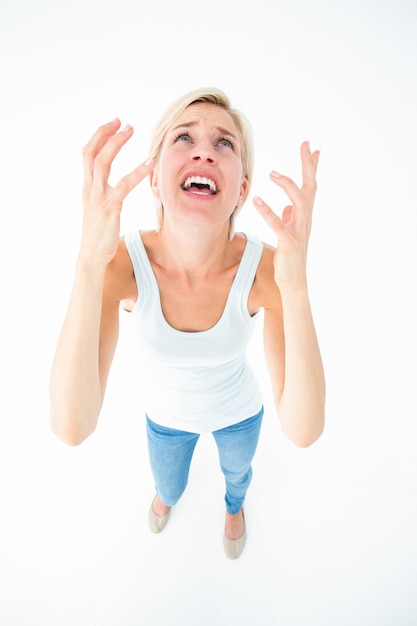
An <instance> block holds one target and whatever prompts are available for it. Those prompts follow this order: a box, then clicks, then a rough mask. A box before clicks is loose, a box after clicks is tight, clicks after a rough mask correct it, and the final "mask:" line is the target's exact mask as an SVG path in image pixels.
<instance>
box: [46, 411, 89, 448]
mask: <svg viewBox="0 0 417 626" xmlns="http://www.w3.org/2000/svg"><path fill="white" fill-rule="evenodd" d="M50 428H51V431H52V433H53V434H54V435H55V436H56V437H58V439H60V440H61V441H63V442H64V443H66V444H67V445H68V446H71V447H76V446H80V445H81V444H82V443H83V442H84V441H85V440H86V439H87V438H88V437H89V436H90V435H91V434H92V433H93V432H94V430H95V427H94V428H90V429H88V430H87V429H81V428H77V427H76V426H75V425H74V420H73V419H71V417H70V416H63V415H59V416H58V415H56V414H54V413H53V412H51V415H50Z"/></svg>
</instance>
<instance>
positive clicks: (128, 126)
mask: <svg viewBox="0 0 417 626" xmlns="http://www.w3.org/2000/svg"><path fill="white" fill-rule="evenodd" d="M130 130H132V126H131V125H130V124H126V126H125V127H124V128H122V130H121V131H120V132H121V133H128V132H129V131H130Z"/></svg>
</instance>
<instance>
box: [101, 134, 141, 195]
mask: <svg viewBox="0 0 417 626" xmlns="http://www.w3.org/2000/svg"><path fill="white" fill-rule="evenodd" d="M132 135H133V127H132V126H131V125H130V124H127V125H126V126H125V127H124V128H123V129H122V130H121V131H119V132H118V133H116V134H115V135H113V136H110V137H109V139H108V140H107V141H106V143H105V144H104V146H103V147H102V148H101V150H100V152H99V153H98V154H97V156H96V158H95V159H94V165H93V183H92V189H93V193H94V192H98V193H101V192H103V191H104V189H105V188H106V186H107V184H108V178H109V175H110V170H111V166H112V163H113V161H114V159H115V157H116V156H117V154H118V153H119V152H120V150H121V148H122V147H123V146H124V145H125V143H126V142H127V141H128V140H129V139H130V138H131V136H132Z"/></svg>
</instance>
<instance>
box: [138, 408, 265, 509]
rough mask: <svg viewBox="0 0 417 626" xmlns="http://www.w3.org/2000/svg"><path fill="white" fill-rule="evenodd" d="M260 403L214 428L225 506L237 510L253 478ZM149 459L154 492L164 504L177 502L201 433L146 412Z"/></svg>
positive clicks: (261, 412)
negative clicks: (168, 424)
mask: <svg viewBox="0 0 417 626" xmlns="http://www.w3.org/2000/svg"><path fill="white" fill-rule="evenodd" d="M263 413H264V410H263V407H262V408H261V410H260V411H259V413H258V414H257V415H254V416H253V417H250V418H249V419H246V420H244V421H243V422H239V423H238V424H234V425H233V426H228V427H227V428H222V429H220V430H216V431H214V432H213V433H212V434H213V437H214V439H215V441H216V444H217V449H218V452H219V460H220V467H221V469H222V472H223V474H224V476H225V481H226V495H225V502H226V510H227V512H228V513H231V514H232V515H233V514H235V513H239V511H240V509H241V508H242V505H243V502H244V500H245V496H246V492H247V490H248V487H249V484H250V482H251V479H252V466H251V463H252V459H253V457H254V454H255V451H256V447H257V445H258V440H259V432H260V429H261V423H262V417H263ZM146 428H147V433H148V448H149V459H150V463H151V469H152V473H153V476H154V479H155V487H156V492H157V494H158V496H159V498H160V500H161V502H163V503H164V504H165V505H166V506H173V505H174V504H176V502H178V500H179V499H180V497H181V496H182V494H183V493H184V490H185V488H186V486H187V482H188V473H189V469H190V464H191V459H192V457H193V453H194V449H195V446H196V443H197V441H198V439H199V437H200V435H198V434H196V433H189V432H187V431H183V430H175V429H173V428H165V427H164V426H159V424H155V422H153V421H152V420H150V419H149V417H148V416H146Z"/></svg>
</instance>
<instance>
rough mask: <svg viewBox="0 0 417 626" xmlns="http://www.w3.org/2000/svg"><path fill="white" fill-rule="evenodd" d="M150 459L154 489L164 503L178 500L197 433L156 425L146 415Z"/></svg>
mask: <svg viewBox="0 0 417 626" xmlns="http://www.w3.org/2000/svg"><path fill="white" fill-rule="evenodd" d="M146 430H147V435H148V451H149V460H150V464H151V469H152V473H153V477H154V480H155V487H156V492H157V494H158V496H159V498H160V500H161V502H163V504H165V505H166V506H173V505H174V504H176V503H177V502H178V500H179V499H180V497H181V496H182V494H183V493H184V490H185V488H186V486H187V482H188V473H189V469H190V464H191V459H192V457H193V453H194V449H195V446H196V443H197V441H198V438H199V435H197V434H195V433H189V432H186V431H182V430H175V429H173V428H165V427H164V426H160V425H159V424H155V422H153V421H152V420H150V419H149V417H148V416H146Z"/></svg>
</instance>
